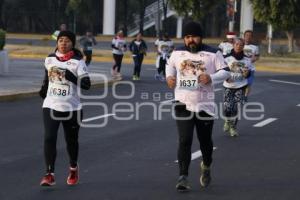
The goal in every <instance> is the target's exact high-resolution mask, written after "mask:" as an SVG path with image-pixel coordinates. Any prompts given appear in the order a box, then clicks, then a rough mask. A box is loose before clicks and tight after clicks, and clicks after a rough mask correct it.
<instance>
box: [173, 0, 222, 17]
mask: <svg viewBox="0 0 300 200" xmlns="http://www.w3.org/2000/svg"><path fill="white" fill-rule="evenodd" d="M220 3H223V0H209V1H207V0H185V1H183V0H170V4H171V5H172V7H173V8H174V10H176V12H177V13H178V15H180V16H191V17H192V18H193V19H195V20H201V19H202V18H203V17H204V16H205V15H206V14H208V13H209V12H210V11H211V10H212V9H213V8H214V7H216V6H217V5H219V4H220Z"/></svg>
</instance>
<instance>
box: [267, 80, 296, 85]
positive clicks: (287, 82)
mask: <svg viewBox="0 0 300 200" xmlns="http://www.w3.org/2000/svg"><path fill="white" fill-rule="evenodd" d="M269 81H271V82H277V83H286V84H292V85H300V83H298V82H290V81H281V80H275V79H270V80H269Z"/></svg>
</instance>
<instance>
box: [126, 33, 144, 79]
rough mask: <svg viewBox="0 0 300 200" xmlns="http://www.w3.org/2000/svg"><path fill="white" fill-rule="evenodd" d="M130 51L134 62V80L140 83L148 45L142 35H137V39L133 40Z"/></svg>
mask: <svg viewBox="0 0 300 200" xmlns="http://www.w3.org/2000/svg"><path fill="white" fill-rule="evenodd" d="M129 49H130V51H131V53H132V58H133V62H134V70H133V76H132V80H133V81H139V80H140V73H141V68H142V63H143V60H144V56H145V55H146V54H147V45H146V42H145V40H143V38H142V34H141V33H138V34H137V35H136V38H135V39H134V40H132V42H131V43H130V46H129Z"/></svg>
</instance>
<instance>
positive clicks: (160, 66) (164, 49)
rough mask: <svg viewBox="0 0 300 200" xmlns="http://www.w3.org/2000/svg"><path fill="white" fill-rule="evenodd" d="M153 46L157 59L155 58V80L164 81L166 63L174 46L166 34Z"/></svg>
mask: <svg viewBox="0 0 300 200" xmlns="http://www.w3.org/2000/svg"><path fill="white" fill-rule="evenodd" d="M154 44H155V46H156V47H157V58H156V68H157V73H156V74H155V79H156V80H160V81H165V80H166V78H165V77H166V63H167V60H168V59H169V57H170V55H171V53H172V51H173V49H174V44H173V42H172V40H171V39H170V38H169V35H168V33H164V35H163V37H162V38H160V39H157V40H156V41H155V43H154Z"/></svg>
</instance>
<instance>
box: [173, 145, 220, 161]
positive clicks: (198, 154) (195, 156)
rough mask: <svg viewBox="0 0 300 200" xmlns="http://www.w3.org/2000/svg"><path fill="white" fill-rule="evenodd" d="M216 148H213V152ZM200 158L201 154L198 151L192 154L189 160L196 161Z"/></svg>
mask: <svg viewBox="0 0 300 200" xmlns="http://www.w3.org/2000/svg"><path fill="white" fill-rule="evenodd" d="M216 149H217V147H214V148H213V150H216ZM201 156H202V153H201V151H200V150H198V151H196V152H194V153H192V157H191V160H196V159H197V158H200V157H201ZM175 162H176V163H178V160H175Z"/></svg>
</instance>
